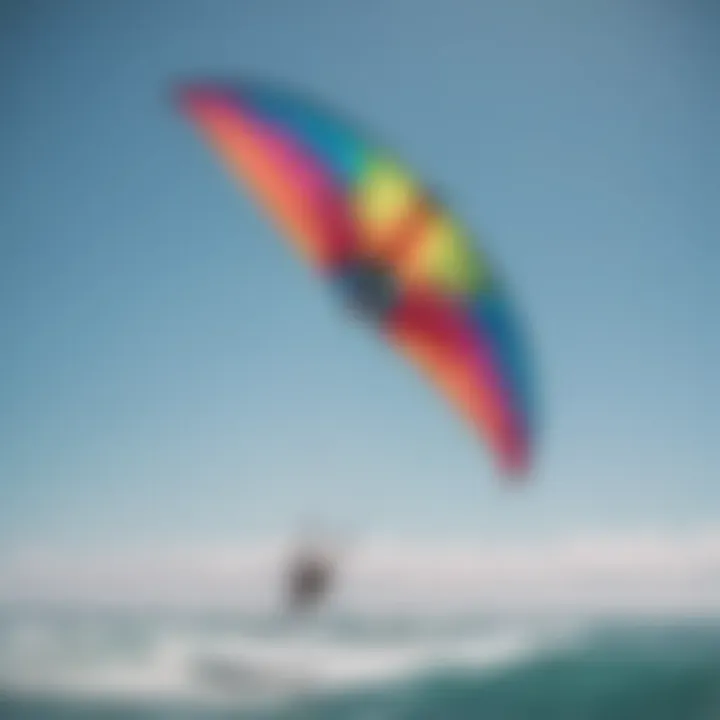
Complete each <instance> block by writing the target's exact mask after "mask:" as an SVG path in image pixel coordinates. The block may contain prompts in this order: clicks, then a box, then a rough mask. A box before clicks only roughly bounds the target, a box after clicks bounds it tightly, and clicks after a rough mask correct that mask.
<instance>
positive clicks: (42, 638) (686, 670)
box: [0, 610, 720, 720]
mask: <svg viewBox="0 0 720 720" xmlns="http://www.w3.org/2000/svg"><path fill="white" fill-rule="evenodd" d="M0 718H2V719H3V720H5V719H8V720H10V719H13V718H27V719H28V720H30V719H40V718H48V720H55V719H60V718H63V719H65V718H88V719H90V718H92V719H96V718H97V719H102V718H108V719H110V718H113V719H117V720H121V719H122V720H130V719H131V718H132V719H141V718H147V719H148V720H155V719H159V718H163V719H165V718H178V719H182V718H237V719H238V720H244V719H246V718H248V719H249V718H258V720H261V719H262V720H271V719H277V720H281V719H282V720H301V719H305V720H334V719H338V720H345V719H347V720H391V719H393V720H401V719H403V720H455V719H463V720H464V719H466V718H470V719H472V718H489V719H492V720H526V719H527V720H537V719H538V718H549V719H552V720H566V719H567V720H626V719H627V720H645V719H647V720H720V619H719V620H717V621H713V620H708V619H704V620H699V619H694V620H692V619H685V620H661V619H655V620H652V621H650V620H648V619H646V620H642V619H629V618H625V619H617V618H616V619H602V618H584V619H580V618H575V619H572V618H568V617H554V618H549V617H535V618H532V617H525V618H520V617H512V618H511V617H507V618H502V617H472V618H471V617H462V618H459V617H456V618H452V617H442V618H438V617H434V618H430V617H426V618H422V617H415V618H412V619H411V618H407V617H405V618H403V617H378V616H375V617H361V616H354V617H350V616H345V617H340V616H335V617H332V618H325V619H322V620H318V621H316V622H313V623H307V624H302V623H292V622H288V621H282V620H278V619H274V618H271V617H267V616H264V617H260V616H256V617H252V616H239V615H238V616H234V615H231V614H214V615H213V614H209V615H201V614H195V615H187V614H186V615H181V614H177V615H174V616H171V615H168V614H167V613H166V614H162V615H161V614H151V613H128V612H124V613H122V612H115V613H110V612H95V613H90V612H87V611H86V612H83V613H80V612H71V611H67V610H66V611H57V610H56V611H53V612H48V611H45V612H39V611H36V612H29V611H27V610H25V611H22V612H21V611H6V612H4V613H3V614H1V615H0Z"/></svg>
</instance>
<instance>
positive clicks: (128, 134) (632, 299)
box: [0, 0, 720, 546]
mask: <svg viewBox="0 0 720 720" xmlns="http://www.w3.org/2000/svg"><path fill="white" fill-rule="evenodd" d="M719 16H720V13H718V8H717V5H715V6H714V4H713V3H712V2H709V1H708V2H701V1H700V0H691V1H689V2H670V1H669V0H635V1H633V2H628V1H627V0H624V1H621V0H617V1H613V0H606V1H604V2H600V1H599V0H581V1H580V2H578V1H577V0H567V1H562V2H560V1H558V2H555V1H552V0H549V1H548V2H542V3H540V2H536V0H512V1H508V0H492V1H491V2H483V1H481V0H464V1H460V0H433V1H432V2H431V1H430V0H393V2H389V1H388V0H370V1H368V2H350V1H349V0H348V1H344V2H333V1H331V0H305V1H304V2H296V1H295V0H285V1H283V2H280V1H279V0H266V1H265V2H242V1H240V0H233V1H232V2H231V1H229V0H213V1H212V2H201V1H200V0H197V1H196V2H189V1H188V0H164V1H161V0H155V1H154V2H141V1H140V0H123V1H120V0H116V1H115V2H109V1H108V2H93V1H92V0H87V1H86V2H73V1H72V0H67V1H66V2H62V3H60V2H54V1H53V0H47V1H46V2H32V1H31V2H28V1H23V2H21V1H19V0H18V1H16V2H3V3H2V4H0V68H2V69H1V70H0V97H2V123H1V125H0V158H1V161H0V252H1V255H0V289H1V292H2V303H0V333H1V334H0V340H1V342H2V355H1V356H0V543H4V544H7V543H11V544H15V543H20V544H27V543H30V544H36V543H41V544H48V543H78V544H83V543H90V544H93V545H95V544H97V545H99V546H104V545H108V544H109V545H113V544H120V545H122V544H124V543H144V542H149V543H150V542H152V543H156V542H162V543H166V542H175V541H177V542H183V543H187V542H194V541H196V540H197V541H203V542H204V541H213V542H214V541H235V540H239V539H244V538H248V537H255V536H258V535H272V534H276V533H281V532H285V531H287V530H290V529H292V528H293V527H294V526H295V524H296V523H297V522H298V521H299V520H300V519H301V518H302V517H303V516H304V515H305V514H306V513H308V512H314V513H316V514H317V515H318V516H319V517H322V518H326V519H328V520H329V521H333V522H337V523H347V524H349V525H350V526H352V527H353V528H354V529H356V530H357V531H359V532H365V531H367V532H392V531H395V532H398V533H403V534H407V533H410V534H415V535H423V534H441V533H462V534H467V533H480V534H483V533H491V534H496V533H501V534H507V535H516V534H528V533H529V534H533V533H542V532H545V531H547V530H556V529H563V528H569V529H573V528H581V527H590V528H593V529H598V530H611V529H613V528H616V527H623V528H627V527H630V528H632V527H634V526H637V525H643V526H644V525H648V524H652V525H663V526H665V525H668V526H678V525H687V524H695V523H705V522H712V521H716V520H718V517H719V515H720V484H719V483H718V478H720V451H719V450H718V447H717V441H718V432H717V431H718V427H719V425H720V424H719V422H718V421H719V418H718V413H717V410H716V407H717V400H718V396H717V382H718V381H717V368H718V363H719V361H720V353H719V352H718V349H719V345H720V340H719V338H718V335H719V334H720V333H718V331H717V327H715V328H714V329H713V322H714V320H713V313H712V308H715V309H717V308H719V307H720V290H719V289H718V282H717V276H718V264H717V261H718V252H717V243H718V229H719V228H720V222H719V220H718V209H717V206H718V202H717V192H718V187H719V183H720V173H719V172H718V147H720V145H719V143H718V128H719V127H720V102H719V100H718V97H719V96H718V93H717V78H718V76H719V75H720V56H719V54H718V50H717V48H718V46H720V41H719V39H718V20H719ZM205 72H207V73H221V74H223V75H232V74H233V73H234V72H237V73H238V74H243V75H246V76H247V75H249V74H250V75H252V74H257V75H259V76H261V77H268V76H269V77H272V78H277V79H280V80H283V81H285V82H287V83H289V84H291V85H294V86H297V87H299V88H302V89H306V90H309V91H311V92H315V93H316V94H318V95H320V96H321V97H323V98H325V99H326V100H327V101H329V102H331V103H333V104H335V105H336V106H337V107H339V108H342V109H344V110H345V111H346V112H348V113H351V114H352V115H354V116H355V117H356V118H357V120H358V121H359V122H360V123H362V124H363V125H365V126H366V127H368V128H370V129H371V130H372V131H374V132H376V133H378V134H380V135H381V136H382V137H383V138H385V139H386V140H387V142H388V143H390V144H391V145H392V146H393V147H394V148H395V149H396V150H397V151H398V152H399V153H400V155H401V156H402V157H404V158H405V159H406V160H408V161H409V162H410V163H411V165H412V166H413V167H415V168H416V169H417V170H418V171H419V173H420V174H421V175H422V176H423V177H424V178H426V179H428V180H429V181H430V182H431V183H432V184H433V185H434V186H436V187H438V188H440V189H442V191H443V192H444V194H445V196H447V197H448V198H450V200H451V201H452V204H453V207H454V208H455V209H456V210H457V212H458V213H459V214H460V215H461V216H462V217H463V218H464V219H466V220H467V222H469V223H470V224H472V225H473V226H474V227H476V228H477V229H478V231H479V232H480V233H482V234H483V237H484V241H483V242H484V245H485V247H486V248H487V249H488V250H489V251H490V252H491V253H492V254H493V256H494V257H495V258H496V260H497V262H498V263H499V264H500V266H501V268H502V269H503V271H504V274H505V276H506V278H507V280H508V282H509V283H510V284H511V286H512V288H513V289H514V294H515V296H516V301H517V303H518V305H520V306H521V307H522V308H523V309H524V311H525V314H526V315H527V317H528V319H529V322H530V323H531V325H532V330H533V337H534V341H535V346H536V349H537V355H538V363H539V367H540V376H541V380H542V383H541V387H540V392H541V398H542V407H543V432H542V437H541V440H540V454H539V456H538V462H537V471H536V473H535V477H534V478H533V484H532V485H531V486H530V487H529V488H527V490H526V491H523V492H518V493H512V492H506V491H505V490H504V489H503V488H502V487H501V486H500V485H499V483H498V482H497V479H496V478H495V477H494V475H493V469H492V466H491V465H490V463H489V459H488V456H487V454H486V452H485V450H484V448H482V447H478V446H477V445H476V444H475V443H474V441H473V439H472V437H471V436H470V435H469V434H468V433H467V432H466V430H465V429H464V427H463V426H462V425H461V424H460V423H458V422H457V421H456V420H455V418H454V416H453V415H452V414H451V412H450V411H448V410H447V409H446V407H445V406H444V405H443V403H442V402H441V401H440V400H439V399H438V398H437V397H436V395H435V394H434V393H433V392H432V391H431V390H430V389H429V388H428V386H427V385H426V384H425V383H424V382H423V381H422V380H420V379H419V378H418V377H417V376H416V375H415V373H414V372H413V370H412V369H411V368H409V367H408V366H406V365H405V364H404V362H403V361H402V360H401V359H399V358H398V357H396V356H395V355H394V354H393V353H392V352H391V351H390V350H388V349H387V348H386V347H384V346H383V345H382V343H381V342H379V341H378V340H377V339H376V338H375V337H374V336H373V334H372V333H371V332H370V331H369V330H366V329H365V328H362V327H359V326H356V325H354V324H353V323H352V322H350V321H349V320H348V318H347V317H346V316H345V315H344V313H343V311H342V310H341V309H340V308H339V307H337V306H336V304H335V303H334V302H333V301H332V300H333V299H332V298H331V297H330V296H329V293H328V290H327V289H326V288H325V287H323V285H322V284H321V283H319V282H317V281H316V280H315V278H314V277H313V276H312V275H311V274H310V272H309V271H308V270H307V269H305V268H304V267H303V266H302V265H301V264H299V263H298V262H297V261H296V258H295V257H294V256H293V255H292V254H291V253H290V252H289V251H288V249H287V247H286V246H285V245H284V243H283V241H282V239H281V238H279V237H278V236H277V235H276V234H275V232H274V230H273V229H272V227H271V226H270V224H269V223H268V222H267V221H266V219H265V217H264V216H262V215H261V214H260V213H259V212H258V211H257V210H256V209H255V207H254V206H253V205H252V204H251V203H250V201H249V200H248V199H246V198H245V197H244V196H242V195H241V194H240V193H239V192H238V191H237V190H236V188H235V186H234V185H233V183H232V182H230V180H229V179H228V177H227V176H226V175H225V173H224V171H223V170H222V169H221V167H220V166H219V164H218V163H217V161H216V159H215V158H214V157H212V156H211V155H210V153H209V152H208V151H207V149H206V147H205V146H204V145H203V144H202V143H201V142H200V141H199V139H198V137H197V136H196V134H195V132H194V131H193V129H192V128H191V127H189V126H188V125H187V124H186V122H185V121H184V120H183V119H182V118H180V117H178V116H177V115H176V113H175V112H174V110H173V108H172V107H171V105H170V103H169V98H168V93H169V89H170V87H171V85H172V83H173V81H174V80H175V79H176V78H177V77H182V76H183V75H186V74H190V75H193V76H195V75H197V74H202V73H205ZM713 205H714V207H713ZM713 397H714V399H715V401H716V402H715V404H713V402H712V398H713ZM713 443H714V444H715V447H713Z"/></svg>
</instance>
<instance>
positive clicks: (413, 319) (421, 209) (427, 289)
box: [179, 82, 532, 474]
mask: <svg viewBox="0 0 720 720" xmlns="http://www.w3.org/2000/svg"><path fill="white" fill-rule="evenodd" d="M179 101H180V105H181V107H182V109H183V111H184V112H185V114H186V115H188V116H189V117H190V118H191V119H192V120H193V121H194V123H195V124H196V125H197V127H198V128H199V130H200V131H201V132H202V134H203V135H205V137H206V138H207V140H208V141H209V142H210V144H211V145H212V146H214V148H215V149H216V151H217V153H218V154H219V156H220V157H221V158H222V159H223V160H224V161H225V163H226V164H227V166H228V167H229V169H230V171H231V172H232V173H233V174H234V175H235V176H237V177H238V178H239V179H241V180H242V181H243V183H244V184H245V186H246V187H247V188H248V189H249V190H250V191H251V192H252V194H253V195H254V197H255V198H256V200H257V201H258V202H259V204H261V205H262V206H264V207H265V209H266V210H267V211H268V213H269V215H270V216H271V217H272V218H273V219H274V220H275V222H276V223H277V225H278V226H279V229H280V230H281V231H282V232H283V233H284V235H285V236H286V237H287V238H288V239H289V240H290V241H291V242H292V243H293V244H294V246H295V247H296V248H297V250H298V251H299V253H300V254H301V255H302V256H303V257H305V258H306V260H307V261H308V262H309V263H310V264H311V265H312V266H313V267H315V268H316V269H317V270H318V271H319V272H320V273H321V274H322V275H324V276H325V277H327V278H328V280H329V281H330V282H331V283H332V284H333V285H334V286H335V287H336V288H337V290H338V291H339V293H340V294H341V295H342V296H343V297H344V299H345V300H346V301H347V302H348V303H350V304H351V305H352V306H353V308H355V309H356V310H358V311H359V312H360V313H361V314H362V315H363V316H364V317H365V318H367V319H368V320H369V321H371V322H372V323H373V324H375V325H376V326H377V327H378V329H379V330H380V331H381V332H382V333H383V334H384V335H385V336H386V337H387V338H388V340H389V341H390V342H391V343H392V344H393V345H394V346H395V347H397V348H398V349H399V350H400V351H401V352H402V353H404V354H405V355H406V356H408V357H410V358H411V359H412V360H413V361H414V362H415V363H416V364H417V365H419V367H420V368H421V369H422V370H423V371H424V372H425V373H426V375H427V377H429V378H430V380H431V381H432V382H433V383H434V384H435V385H436V386H437V387H439V388H440V389H441V391H442V392H443V393H444V394H445V396H446V397H447V398H448V399H449V400H450V402H451V403H452V404H453V405H454V406H455V408H456V409H457V410H459V412H460V413H461V414H462V415H463V416H464V417H465V418H466V420H467V421H468V422H469V423H470V424H471V425H472V426H473V427H474V428H475V430H476V431H477V432H478V434H479V435H480V436H482V437H483V438H484V439H485V440H486V442H487V443H488V445H489V447H490V448H491V450H492V452H493V454H494V456H495V458H496V460H497V463H498V464H499V466H500V468H501V469H503V470H504V471H507V472H511V473H513V474H519V473H522V472H524V471H525V470H527V469H528V467H529V464H530V459H531V458H530V455H531V453H530V450H531V437H532V427H531V402H530V401H531V398H530V388H529V383H528V376H527V368H526V360H527V358H526V354H525V351H524V350H523V348H522V346H521V341H520V337H519V333H518V329H517V327H516V324H515V322H514V320H513V318H512V317H511V311H510V308H509V306H508V304H507V302H506V299H505V297H504V293H503V291H502V288H501V286H500V284H499V282H498V280H497V278H496V277H495V276H494V274H493V273H492V272H491V269H490V267H489V265H488V262H487V260H486V259H485V258H484V257H483V256H482V255H481V254H480V253H479V252H478V251H477V250H476V249H475V248H474V247H473V245H472V244H471V241H470V238H469V237H468V234H467V233H466V231H465V230H464V228H463V227H462V226H461V225H460V224H459V222H458V221H457V220H456V219H455V218H454V217H453V216H452V214H451V213H450V212H449V211H448V210H447V209H446V208H445V207H444V206H443V205H442V204H441V203H439V202H438V201H437V200H436V199H435V198H433V197H432V196H431V195H430V194H429V193H428V192H427V191H426V190H425V189H424V188H423V187H422V186H421V184H420V182H419V181H418V180H417V179H416V178H415V177H414V176H413V175H412V174H411V173H410V172H409V171H407V170H406V169H404V168H403V166H402V165H401V164H399V162H398V161H397V160H395V159H394V158H393V157H392V156H391V155H390V154H388V153H386V151H385V150H384V149H383V148H382V147H380V146H379V145H376V144H375V143H373V142H371V141H370V139H369V138H368V137H367V136H365V135H363V134H360V133H358V132H357V131H356V130H355V129H354V128H353V126H352V125H351V124H350V123H348V122H346V121H343V120H341V119H340V118H339V117H338V115H337V114H335V113H331V112H328V111H326V110H325V109H323V108H322V107H320V106H318V105H316V104H313V103H309V102H308V101H307V100H303V99H301V98H299V97H297V96H296V95H294V94H289V93H287V92H284V91H282V90H278V89H277V88H274V87H272V86H267V85H262V84H252V83H239V84H227V83H209V82H207V83H206V82H201V83H194V84H189V85H185V86H182V87H181V88H180V91H179Z"/></svg>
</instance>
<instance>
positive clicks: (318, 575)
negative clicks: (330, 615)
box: [288, 548, 335, 611]
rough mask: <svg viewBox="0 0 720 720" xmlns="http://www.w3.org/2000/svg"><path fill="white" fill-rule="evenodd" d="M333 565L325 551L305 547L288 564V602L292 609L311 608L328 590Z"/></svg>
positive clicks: (330, 583)
mask: <svg viewBox="0 0 720 720" xmlns="http://www.w3.org/2000/svg"><path fill="white" fill-rule="evenodd" d="M334 578H335V567H334V563H333V562H332V560H331V559H330V558H329V557H328V555H327V554H326V553H322V552H320V551H318V550H315V549H313V548H305V549H303V550H301V551H300V553H299V554H298V556H297V557H296V558H295V559H294V560H293V561H292V563H291V565H290V571H289V577H288V595H289V597H288V602H289V605H290V609H291V610H293V611H305V610H312V609H313V608H314V607H315V606H317V605H319V604H320V603H321V602H322V601H323V599H324V598H325V596H326V595H327V594H328V593H329V592H330V590H331V587H332V583H333V580H334Z"/></svg>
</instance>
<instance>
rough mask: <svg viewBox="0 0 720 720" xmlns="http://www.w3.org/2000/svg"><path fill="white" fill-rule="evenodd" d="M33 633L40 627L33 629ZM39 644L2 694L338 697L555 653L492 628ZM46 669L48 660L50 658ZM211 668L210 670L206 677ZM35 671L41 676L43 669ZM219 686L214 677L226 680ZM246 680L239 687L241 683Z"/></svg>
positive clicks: (536, 639)
mask: <svg viewBox="0 0 720 720" xmlns="http://www.w3.org/2000/svg"><path fill="white" fill-rule="evenodd" d="M36 634H37V629H36ZM42 637H43V642H42V643H40V644H36V645H34V646H33V647H32V648H31V647H29V646H27V645H24V646H23V662H22V663H20V664H18V663H13V662H8V660H12V659H11V658H8V657H6V658H5V662H4V663H3V668H4V669H3V670H0V689H2V688H4V689H5V690H6V691H10V692H14V693H21V694H23V695H33V696H38V695H45V696H47V695H53V696H58V695H62V696H66V697H67V696H70V697H75V698H89V697H93V698H104V699H108V700H111V699H119V700H126V701H128V700H129V701H148V700H151V701H169V702H178V701H181V702H182V701H200V702H207V701H220V702H228V701H230V702H233V703H241V704H242V703H245V702H250V701H254V700H259V699H263V700H268V699H278V698H280V697H288V696H293V695H294V694H296V693H298V692H302V693H303V694H305V693H308V692H310V693H336V692H342V691H347V690H353V689H363V688H369V687H372V686H378V685H385V684H388V683H396V682H398V681H406V680H411V679H413V678H416V677H420V676H422V675H424V674H426V673H430V672H433V671H435V670H437V669H456V668H457V669H466V670H472V671H478V672H480V671H489V670H495V671H499V670H501V669H503V668H507V667H511V666H514V665H516V664H517V663H519V662H522V661H523V660H526V659H529V658H531V657H533V656H535V655H536V654H538V653H542V652H546V651H549V650H550V649H551V648H553V647H556V646H557V643H558V641H559V639H560V638H559V637H558V635H557V633H555V632H552V633H544V634H543V633H542V632H539V631H537V630H534V629H528V628H523V627H514V628H513V627H508V628H498V629H496V630H494V631H482V632H477V633H475V634H474V635H470V636H469V637H464V638H460V639H457V638H455V639H453V638H444V639H443V638H437V639H428V638H424V639H422V638H415V639H411V640H404V641H385V642H377V641H375V642H373V643H370V642H369V641H367V640H366V641H363V640H352V641H349V640H341V639H333V638H332V637H328V636H327V635H325V636H319V637H318V636H315V637H312V636H310V635H307V634H305V635H303V636H300V635H296V636H288V637H275V638H262V637H257V636H254V637H253V636H238V635H235V636H234V637H230V638H226V639H223V640H217V639H212V638H211V637H208V636H207V635H205V636H203V635H201V634H198V633H193V632H190V631H183V630H176V631H175V632H174V633H173V634H167V635H165V636H162V635H160V634H157V635H156V636H155V637H153V638H151V639H150V641H149V644H148V646H147V648H146V651H145V652H144V653H142V654H139V655H137V656H135V657H123V656H122V655H118V656H116V657H113V656H103V657H100V658H97V659H96V660H94V661H90V662H89V661H87V660H85V661H84V662H73V661H72V659H70V660H63V659H62V658H61V657H60V656H59V655H58V654H57V652H52V647H51V645H52V643H51V642H50V638H49V635H48V634H47V633H46V634H45V635H43V636H42ZM51 657H52V658H53V662H52V663H48V659H49V658H51ZM208 668H209V669H210V670H208ZM40 669H41V670H40ZM213 676H214V678H215V681H216V680H217V679H218V677H221V678H222V682H221V683H218V682H215V681H213ZM243 676H245V680H243Z"/></svg>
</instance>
